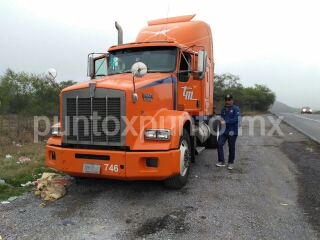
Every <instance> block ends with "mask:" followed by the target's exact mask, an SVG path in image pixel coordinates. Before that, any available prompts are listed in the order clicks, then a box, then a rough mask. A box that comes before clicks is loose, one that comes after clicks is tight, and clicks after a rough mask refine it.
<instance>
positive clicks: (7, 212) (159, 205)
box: [0, 116, 320, 240]
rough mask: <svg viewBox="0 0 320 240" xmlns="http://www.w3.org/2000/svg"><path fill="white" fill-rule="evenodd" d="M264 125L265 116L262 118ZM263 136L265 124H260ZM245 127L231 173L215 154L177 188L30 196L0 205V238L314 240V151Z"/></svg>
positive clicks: (147, 184)
mask: <svg viewBox="0 0 320 240" xmlns="http://www.w3.org/2000/svg"><path fill="white" fill-rule="evenodd" d="M264 118H265V119H266V116H264ZM266 123H267V124H266V133H268V131H269V130H270V129H271V128H272V125H271V124H270V123H268V121H267V120H266ZM280 127H281V130H282V132H283V133H284V136H279V135H278V134H277V133H275V134H273V135H272V136H260V134H259V133H260V128H259V127H258V126H256V127H255V129H254V131H255V133H254V136H249V131H248V123H247V122H246V121H244V123H243V125H242V130H243V135H242V136H241V137H239V138H238V141H237V156H236V164H235V168H234V170H232V171H229V170H227V169H226V168H217V167H215V165H214V164H215V163H216V161H217V152H216V150H206V151H205V152H204V153H202V154H201V155H199V156H197V158H196V163H195V164H193V166H192V170H191V174H190V178H189V182H188V184H187V186H186V187H185V188H184V189H181V190H171V189H168V188H166V187H165V186H164V185H163V183H162V182H157V181H131V182H129V181H128V182H127V181H115V180H105V179H84V180H81V181H77V182H76V183H74V184H72V185H70V186H68V188H67V194H66V195H65V196H64V197H63V198H61V199H59V200H57V201H55V202H45V205H44V206H42V207H41V206H40V204H41V203H43V201H42V200H41V199H40V198H39V197H38V196H35V195H34V191H31V192H29V193H27V194H25V195H23V196H21V197H18V198H17V199H16V200H14V201H13V202H11V203H10V204H5V205H0V213H1V215H0V217H1V218H0V236H2V239H4V240H9V239H12V240H13V239H28V240H30V239H299V240H300V239H308V240H310V239H320V220H319V215H320V214H319V212H320V192H319V186H320V179H319V176H320V150H319V145H317V144H315V143H314V142H312V141H310V140H309V139H308V138H306V137H305V136H304V135H302V134H300V133H298V132H297V131H296V130H294V129H293V128H292V127H290V126H288V125H286V124H281V126H280Z"/></svg>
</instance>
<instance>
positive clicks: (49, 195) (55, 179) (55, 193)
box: [35, 173, 71, 201]
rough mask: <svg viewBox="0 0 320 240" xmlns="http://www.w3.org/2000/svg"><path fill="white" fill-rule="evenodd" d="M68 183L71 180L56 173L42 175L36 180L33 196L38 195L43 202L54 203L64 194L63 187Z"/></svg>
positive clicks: (64, 189)
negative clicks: (36, 184)
mask: <svg viewBox="0 0 320 240" xmlns="http://www.w3.org/2000/svg"><path fill="white" fill-rule="evenodd" d="M70 183H71V178H68V177H63V176H61V175H59V174H56V173H43V174H42V177H41V178H40V179H38V186H37V190H36V192H35V195H39V196H40V197H41V198H42V199H43V200H45V201H55V200H57V199H59V198H61V197H63V196H64V195H65V194H66V192H67V191H66V188H65V185H68V184H70Z"/></svg>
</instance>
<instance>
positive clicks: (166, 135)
mask: <svg viewBox="0 0 320 240" xmlns="http://www.w3.org/2000/svg"><path fill="white" fill-rule="evenodd" d="M144 137H145V139H153V140H170V130H168V129H146V130H145V131H144Z"/></svg>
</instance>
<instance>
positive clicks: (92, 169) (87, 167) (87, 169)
mask: <svg viewBox="0 0 320 240" xmlns="http://www.w3.org/2000/svg"><path fill="white" fill-rule="evenodd" d="M82 172H84V173H94V174H100V164H90V163H84V164H83V169H82Z"/></svg>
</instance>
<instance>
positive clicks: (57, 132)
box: [51, 126, 60, 136]
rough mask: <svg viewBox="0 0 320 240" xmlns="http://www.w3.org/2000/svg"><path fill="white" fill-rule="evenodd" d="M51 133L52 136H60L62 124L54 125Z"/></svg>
mask: <svg viewBox="0 0 320 240" xmlns="http://www.w3.org/2000/svg"><path fill="white" fill-rule="evenodd" d="M51 135H52V136H60V126H52V127H51Z"/></svg>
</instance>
